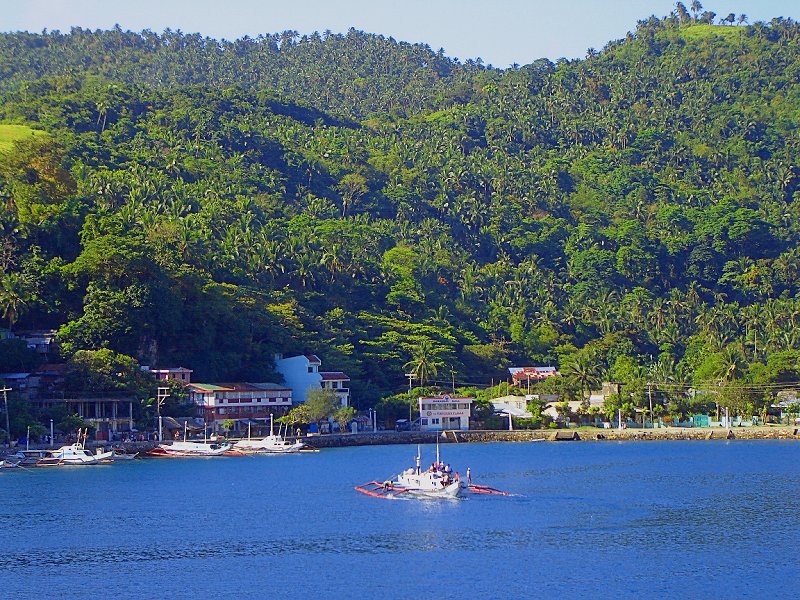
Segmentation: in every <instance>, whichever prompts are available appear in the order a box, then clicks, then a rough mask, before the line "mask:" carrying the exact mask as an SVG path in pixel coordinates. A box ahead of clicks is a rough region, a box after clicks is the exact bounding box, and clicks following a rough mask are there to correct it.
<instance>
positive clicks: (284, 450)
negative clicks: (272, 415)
mask: <svg viewBox="0 0 800 600" xmlns="http://www.w3.org/2000/svg"><path fill="white" fill-rule="evenodd" d="M286 427H287V429H288V427H289V426H288V425H287V426H286ZM303 448H305V444H304V443H303V442H301V441H299V440H298V441H296V442H290V441H289V440H287V439H286V438H285V437H283V436H282V435H281V430H280V427H278V435H275V433H274V430H273V425H272V419H270V420H269V435H268V436H267V437H264V438H258V439H255V440H253V439H250V425H248V426H247V439H246V440H239V441H238V442H236V443H235V444H234V445H233V449H234V450H238V451H239V452H243V453H244V454H289V453H291V452H299V451H300V450H302V449H303Z"/></svg>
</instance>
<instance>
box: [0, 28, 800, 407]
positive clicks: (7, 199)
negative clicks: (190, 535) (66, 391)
mask: <svg viewBox="0 0 800 600" xmlns="http://www.w3.org/2000/svg"><path fill="white" fill-rule="evenodd" d="M799 37H800V28H798V25H797V24H796V23H794V22H793V21H791V20H782V19H778V20H774V21H773V22H771V23H770V24H763V23H757V24H755V25H751V26H732V25H731V26H711V25H709V24H707V23H699V22H696V21H693V20H691V19H689V18H687V19H681V18H679V17H677V16H675V15H672V16H670V17H667V18H665V19H655V18H651V19H648V20H646V21H642V22H640V23H639V24H638V26H637V28H636V31H635V32H633V33H631V34H630V35H629V36H628V37H627V38H626V39H624V40H619V41H615V42H611V43H609V44H608V45H607V46H606V47H605V48H604V49H602V50H601V51H599V52H594V51H592V52H590V53H589V55H588V56H587V58H586V59H585V60H579V61H559V62H558V63H555V64H554V63H551V62H549V61H546V60H541V61H537V62H535V63H533V64H530V65H525V66H522V67H519V68H514V69H510V70H506V71H500V70H494V69H487V68H484V67H482V66H481V65H479V64H475V63H469V64H465V65H462V64H459V63H457V62H455V61H452V60H450V59H448V58H447V57H445V56H443V55H442V54H441V53H434V52H432V51H431V50H430V49H429V48H427V47H424V46H411V45H407V44H402V43H398V42H396V41H394V40H391V39H386V38H383V37H381V36H374V35H369V34H364V33H361V32H355V31H351V32H350V33H349V34H347V35H344V36H337V35H320V36H311V37H308V38H300V39H298V38H296V36H292V35H289V34H284V35H283V36H271V37H270V36H267V37H263V38H259V39H257V40H239V41H237V42H230V43H229V42H215V41H213V40H207V39H201V38H199V37H198V36H192V35H183V34H180V33H177V32H166V33H164V34H162V35H156V34H151V33H150V32H144V33H141V34H135V33H129V32H122V31H119V30H113V31H108V32H89V31H83V30H74V31H72V32H71V33H69V34H60V33H49V34H46V35H35V34H24V33H22V34H4V35H0V64H2V65H5V67H4V70H3V71H2V72H0V81H3V82H4V84H5V85H4V86H3V88H2V89H4V90H5V91H4V92H3V93H2V95H0V120H2V121H3V122H4V123H7V124H12V123H13V124H21V123H26V124H27V125H28V126H29V127H31V128H36V129H43V130H45V131H47V132H48V133H49V135H48V136H47V137H36V138H34V139H32V140H22V141H20V142H18V143H16V145H15V147H14V151H13V152H12V153H10V154H6V155H3V156H0V195H2V197H3V198H4V203H5V205H6V207H7V210H6V211H5V213H4V214H3V218H2V222H1V223H0V226H1V229H0V231H1V232H2V238H3V248H4V251H3V254H2V259H3V260H2V263H1V264H0V267H1V268H2V272H3V275H2V277H3V280H2V286H0V289H2V295H0V309H2V311H3V313H2V314H4V315H5V318H6V320H7V321H8V322H9V324H11V325H13V326H14V327H15V328H25V327H28V328H30V327H45V326H47V327H55V328H58V329H59V341H60V343H61V347H62V351H63V353H64V354H65V356H67V357H68V356H70V355H71V354H72V353H74V352H75V351H77V350H80V349H95V348H101V347H108V348H111V349H113V350H115V351H117V352H121V353H124V354H127V355H130V356H133V357H134V358H136V359H137V360H138V361H139V362H141V363H143V364H151V365H167V364H181V365H183V366H189V367H191V368H193V369H195V371H196V376H197V378H198V380H204V381H212V380H216V381H223V380H235V379H245V380H246V379H250V380H264V379H265V378H267V377H269V376H271V375H272V364H271V360H272V358H271V357H272V356H273V354H274V353H275V352H283V353H286V354H288V353H291V352H293V351H297V352H314V353H316V354H318V355H319V356H321V357H322V359H323V361H324V363H325V364H326V365H329V366H331V367H332V368H337V369H341V370H344V371H346V372H347V373H348V374H349V375H350V376H351V378H352V379H353V390H354V399H355V401H356V403H357V404H358V405H359V406H361V407H365V406H368V405H371V404H372V403H373V402H374V401H375V400H377V399H378V398H380V397H382V396H385V395H386V394H388V393H391V392H393V391H397V390H400V389H402V387H403V383H404V381H406V380H405V378H404V376H403V374H404V373H405V372H407V370H408V369H409V368H414V369H419V368H421V367H420V365H423V366H424V368H426V369H427V370H428V371H429V372H430V373H431V376H430V379H432V380H441V381H443V382H449V381H450V380H451V377H453V378H455V380H456V381H457V382H461V383H463V384H465V385H466V384H475V385H485V384H487V383H489V382H490V381H491V379H492V378H494V379H495V380H496V379H497V378H505V377H506V376H507V372H506V371H505V370H504V369H505V367H506V366H508V365H509V364H511V363H517V364H519V363H536V364H556V365H558V366H559V367H560V369H561V370H562V372H563V373H564V374H565V375H568V377H567V378H565V379H564V380H563V385H566V386H567V388H568V389H566V390H564V391H566V392H567V393H575V394H577V393H578V392H579V391H580V390H581V389H583V388H584V387H587V386H590V385H593V384H594V383H596V382H597V381H598V380H599V379H613V380H618V381H622V382H626V383H629V384H630V385H632V386H634V387H633V388H632V389H638V390H640V391H641V390H642V389H643V382H645V381H647V380H650V381H660V382H671V383H672V384H675V385H684V384H685V385H688V384H690V383H694V384H696V385H700V384H707V383H709V382H713V383H714V384H715V385H716V384H718V383H720V382H730V381H732V380H743V381H748V382H749V383H750V384H752V385H754V386H755V385H768V384H769V383H771V382H775V381H786V380H791V379H798V378H800V371H798V369H800V367H799V366H798V363H800V347H799V346H798V344H800V340H799V339H798V335H797V333H796V331H797V330H796V328H795V321H796V319H797V317H798V315H800V310H799V309H798V307H800V302H798V299H797V294H798V291H800V290H798V281H797V276H798V273H800V253H799V252H798V250H797V241H798V239H800V221H799V220H798V219H799V218H800V212H799V211H798V206H800V204H798V202H797V200H798V195H797V191H798V185H800V178H798V174H800V172H799V171H798V168H799V167H798V164H800V163H799V161H800V157H798V152H799V149H798V144H797V140H798V126H800V86H798V81H800V79H798V75H800V46H798V44H797V41H798V38H799ZM433 373H436V374H437V375H433ZM764 389H766V388H764ZM760 394H761V395H760V396H759V398H761V397H762V396H764V394H763V393H760ZM734 396H735V398H734ZM731 398H732V399H731V400H730V401H731V402H732V403H733V402H734V401H735V402H738V403H740V405H741V406H745V404H746V403H751V404H752V403H754V402H756V401H757V400H758V399H757V398H756V397H755V396H753V395H752V394H750V395H743V394H739V395H735V394H734V395H732V396H731ZM673 401H674V402H675V403H681V402H686V401H687V399H686V398H685V397H684V396H683V395H681V394H679V393H676V394H675V398H673ZM758 401H760V400H758ZM676 410H677V409H676ZM743 410H744V409H743Z"/></svg>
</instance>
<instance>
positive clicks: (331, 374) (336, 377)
mask: <svg viewBox="0 0 800 600" xmlns="http://www.w3.org/2000/svg"><path fill="white" fill-rule="evenodd" d="M320 375H322V381H350V378H349V377H348V376H347V375H345V374H344V373H342V372H341V371H328V372H326V373H320Z"/></svg>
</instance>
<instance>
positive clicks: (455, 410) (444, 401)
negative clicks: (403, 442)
mask: <svg viewBox="0 0 800 600" xmlns="http://www.w3.org/2000/svg"><path fill="white" fill-rule="evenodd" d="M473 400H474V398H467V397H462V396H450V395H448V394H445V395H443V396H429V397H423V398H419V400H418V407H419V428H420V431H441V430H444V429H447V430H458V431H467V430H468V429H469V417H470V414H471V410H472V401H473Z"/></svg>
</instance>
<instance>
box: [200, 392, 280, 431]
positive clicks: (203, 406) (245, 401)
mask: <svg viewBox="0 0 800 600" xmlns="http://www.w3.org/2000/svg"><path fill="white" fill-rule="evenodd" d="M186 389H187V390H188V391H189V398H190V399H191V401H192V402H193V403H194V404H195V405H197V407H198V409H199V411H200V413H201V416H202V417H203V420H204V421H205V422H206V423H208V424H209V425H210V426H211V427H213V428H214V430H215V431H218V430H219V429H220V428H221V425H222V422H223V421H226V420H232V421H235V422H237V425H236V429H237V430H240V429H241V428H240V427H239V425H240V422H248V421H256V422H259V421H260V422H262V423H269V422H270V421H271V420H272V418H273V417H275V418H277V417H279V416H282V415H284V414H286V412H288V411H289V409H290V408H291V407H292V390H290V389H288V387H287V386H285V385H277V384H275V383H225V384H220V385H214V384H208V383H190V384H189V385H187V386H186Z"/></svg>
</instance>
